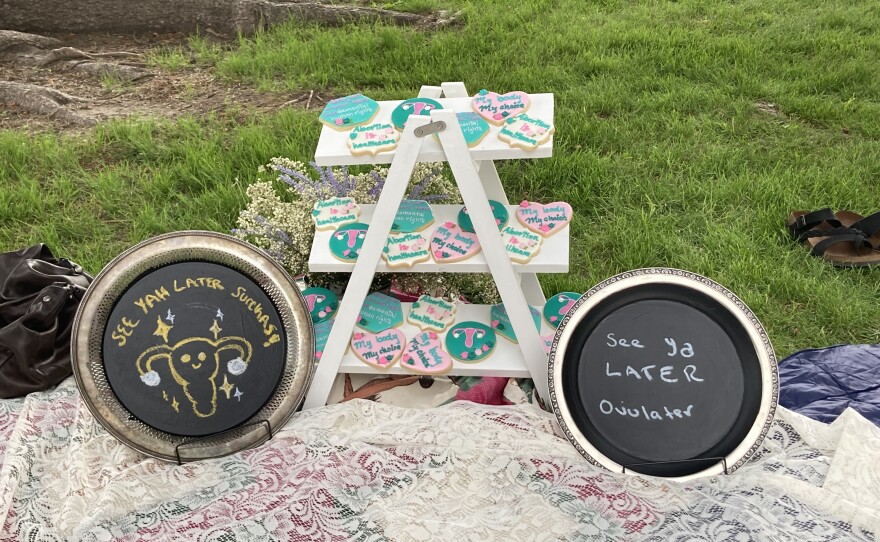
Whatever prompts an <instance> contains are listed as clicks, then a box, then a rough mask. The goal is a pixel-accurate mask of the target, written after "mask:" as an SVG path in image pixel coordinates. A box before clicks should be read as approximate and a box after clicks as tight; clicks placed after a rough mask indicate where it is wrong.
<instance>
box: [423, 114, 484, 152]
mask: <svg viewBox="0 0 880 542" xmlns="http://www.w3.org/2000/svg"><path fill="white" fill-rule="evenodd" d="M455 116H456V117H457V118H458V125H459V126H460V127H461V135H463V136H464V142H465V143H467V146H468V147H471V148H473V147H476V146H477V145H479V144H480V143H482V141H483V139H485V138H486V136H487V135H489V130H490V129H491V128H490V126H489V123H488V122H486V121H485V120H483V117H481V116H480V115H478V114H476V113H473V112H471V111H466V112H464V113H456V114H455ZM434 138H435V139H437V140H438V141H439V140H440V138H439V137H438V136H437V134H434Z"/></svg>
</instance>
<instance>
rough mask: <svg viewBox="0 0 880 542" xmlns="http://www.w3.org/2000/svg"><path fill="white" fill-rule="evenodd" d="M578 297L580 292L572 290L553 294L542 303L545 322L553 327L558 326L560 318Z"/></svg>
mask: <svg viewBox="0 0 880 542" xmlns="http://www.w3.org/2000/svg"><path fill="white" fill-rule="evenodd" d="M580 298H581V294H577V293H574V292H562V293H561V294H556V295H554V296H553V297H551V298H550V299H548V300H547V304H546V305H544V320H547V323H548V324H550V325H551V326H553V327H559V324H560V323H561V322H562V319H563V318H564V317H565V315H566V314H568V311H570V310H571V308H572V307H573V306H574V304H575V302H577V300H578V299H580Z"/></svg>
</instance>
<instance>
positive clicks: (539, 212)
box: [516, 201, 572, 237]
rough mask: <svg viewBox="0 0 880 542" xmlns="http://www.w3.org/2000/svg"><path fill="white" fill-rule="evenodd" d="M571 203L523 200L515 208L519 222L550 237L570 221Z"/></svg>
mask: <svg viewBox="0 0 880 542" xmlns="http://www.w3.org/2000/svg"><path fill="white" fill-rule="evenodd" d="M571 216H572V209H571V205H569V204H568V203H565V202H564V201H554V202H553V203H548V204H547V205H542V204H540V203H535V202H529V201H523V202H522V203H520V204H519V207H518V208H517V210H516V218H517V220H519V222H520V224H522V225H523V226H525V227H526V228H528V229H530V230H532V231H533V232H535V233H537V234H540V235H543V236H544V237H550V236H551V235H554V234H556V233H558V232H560V231H562V229H563V228H565V226H566V225H568V223H569V222H571Z"/></svg>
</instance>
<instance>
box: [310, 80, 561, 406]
mask: <svg viewBox="0 0 880 542" xmlns="http://www.w3.org/2000/svg"><path fill="white" fill-rule="evenodd" d="M443 95H445V96H446V97H445V98H443V97H442V96H443ZM419 96H420V97H424V98H432V99H436V100H437V101H439V102H440V104H441V105H442V106H443V107H442V108H441V109H435V110H434V111H431V113H430V116H411V117H409V119H408V121H407V124H406V128H405V129H404V131H403V133H402V134H401V137H400V142H399V143H398V146H397V148H396V149H395V150H393V151H389V152H384V153H379V154H376V155H361V156H353V155H352V154H351V152H350V150H349V148H348V137H349V132H337V131H336V130H332V129H330V128H328V127H326V126H325V127H323V128H322V130H321V137H320V139H319V141H318V146H317V148H316V150H315V162H316V163H317V164H318V165H319V166H342V165H360V164H388V163H390V164H391V167H390V168H389V171H388V177H387V179H386V182H385V187H384V188H383V190H382V193H381V194H380V196H379V201H378V202H377V203H376V205H369V206H368V205H363V206H362V215H361V221H362V222H365V223H368V224H369V225H370V228H369V230H368V231H367V235H366V238H365V239H364V243H363V247H362V248H361V252H360V256H359V257H358V260H357V261H356V262H354V263H345V262H342V261H339V260H336V259H335V258H333V256H331V255H330V252H329V246H328V245H329V236H330V235H331V232H329V231H328V232H317V234H316V235H315V240H314V242H313V244H312V252H311V254H310V256H309V269H310V270H311V271H328V272H348V273H350V274H351V275H350V277H349V281H348V286H347V288H346V292H345V296H344V297H343V299H342V301H341V303H340V306H339V310H338V311H337V313H336V318H335V319H334V324H333V327H332V328H331V330H330V336H329V338H328V340H327V346H326V348H325V349H324V355H323V356H322V358H321V362H320V363H318V365H317V367H316V370H315V376H314V378H313V380H312V384H311V386H310V388H309V393H308V394H307V395H306V399H305V402H304V403H303V408H315V407H319V406H322V405H324V404H325V403H326V401H327V397H328V396H329V395H330V389H331V387H332V385H333V381H334V380H335V378H336V376H337V374H338V373H339V372H353V373H369V374H380V375H381V374H414V373H411V372H409V371H406V370H405V369H402V368H400V367H399V362H398V366H397V367H392V368H391V369H389V370H388V371H379V370H378V369H374V368H372V367H369V366H367V365H366V364H364V363H362V362H361V361H359V360H358V359H357V358H356V357H354V355H353V354H351V352H350V351H349V348H348V345H349V343H350V339H351V335H352V332H353V331H354V330H355V329H356V327H355V322H356V320H357V317H358V315H359V314H360V309H361V306H362V304H363V302H364V299H365V298H366V297H367V294H368V293H369V288H370V284H371V283H372V280H373V277H374V275H375V273H376V272H377V271H388V270H389V268H388V267H387V265H385V262H384V260H383V259H382V258H381V254H382V249H383V248H384V246H385V240H386V239H387V238H388V234H389V233H390V231H391V226H392V222H393V220H394V216H395V214H396V213H397V209H398V207H399V206H400V202H401V201H402V200H403V199H404V195H405V193H406V188H407V185H408V184H409V180H410V178H411V177H412V172H413V169H414V168H415V165H416V163H418V162H448V164H449V168H450V170H451V171H452V175H453V177H454V178H455V182H456V185H457V186H458V189H459V192H460V193H461V196H462V199H463V200H464V202H465V203H466V204H467V206H468V209H470V211H471V213H470V214H471V220H472V222H473V224H474V228H475V229H476V233H477V235H478V236H479V238H480V244H481V245H482V249H483V250H482V251H481V252H480V253H479V254H477V255H476V256H473V257H472V258H468V259H467V260H463V261H461V262H457V263H455V264H442V265H438V264H437V263H436V262H433V261H432V262H424V263H421V264H417V265H416V266H414V267H413V268H396V269H394V271H395V272H398V273H401V272H440V271H447V272H448V271H452V272H462V273H486V272H490V273H492V275H493V278H494V279H495V283H496V285H497V286H498V292H499V294H500V295H501V298H502V300H503V301H504V304H505V306H506V307H507V309H508V314H509V316H510V321H511V325H512V326H513V328H514V329H515V330H516V333H517V336H519V339H520V343H519V344H514V343H512V342H510V341H507V339H504V338H499V339H498V345H497V347H496V351H495V352H494V353H493V354H492V355H491V356H490V357H489V358H487V359H486V360H485V361H483V362H481V363H475V364H466V363H459V362H458V361H455V362H454V366H453V368H452V370H451V371H450V372H449V373H448V374H452V375H472V376H488V375H493V376H494V375H497V376H513V377H528V376H531V378H533V379H534V381H535V389H536V390H537V391H538V393H539V394H540V395H541V396H542V397H545V398H547V397H548V395H549V389H548V386H547V355H546V354H545V353H544V349H543V347H542V340H541V338H540V333H541V332H540V331H539V330H535V325H534V321H533V320H532V318H531V315H530V314H529V310H528V307H529V304H531V306H534V307H541V306H542V305H543V304H544V303H545V302H546V298H545V297H544V292H543V291H542V290H541V285H540V283H539V282H538V279H537V276H536V274H535V273H548V272H549V273H565V272H567V271H568V251H569V232H568V227H566V231H564V232H559V233H557V234H556V235H554V236H553V237H551V238H549V239H547V240H545V241H544V243H545V244H544V246H543V247H542V249H541V253H540V254H539V255H537V256H536V257H535V258H533V259H532V261H531V262H529V263H528V264H512V263H511V261H510V258H509V257H508V255H507V252H506V250H505V248H504V244H503V243H502V240H501V236H500V235H497V232H498V228H497V227H496V225H495V221H494V220H493V218H492V213H491V209H490V207H489V202H488V199H494V200H496V201H499V202H501V203H502V204H504V205H508V206H510V210H511V221H512V222H517V221H516V217H515V216H513V212H514V211H515V210H516V207H515V206H511V205H510V204H511V203H514V204H515V203H518V202H519V199H517V200H516V201H514V202H510V201H509V200H508V198H507V195H506V194H505V193H504V188H503V187H502V185H501V179H500V178H499V177H498V172H497V170H496V169H495V165H494V164H493V163H492V161H493V160H512V159H529V158H548V157H550V156H551V155H552V154H553V140H552V138H551V140H550V141H548V142H547V143H545V144H543V145H541V146H540V147H538V148H537V149H535V150H532V151H526V150H523V149H519V148H512V147H510V146H509V145H508V144H507V143H505V142H503V141H501V140H499V139H498V132H499V131H500V130H501V127H498V126H494V127H492V128H491V131H490V133H489V134H488V135H487V136H486V137H485V139H483V141H482V142H480V144H479V145H477V146H475V147H474V148H469V147H468V146H467V144H466V143H465V141H464V137H463V136H462V133H461V128H460V127H459V123H458V118H457V117H456V115H455V113H461V112H466V111H471V110H472V109H471V97H470V95H469V93H468V92H467V89H466V88H465V86H464V84H463V83H443V84H442V85H441V86H440V87H422V91H421V92H420V93H419ZM530 99H531V101H532V103H531V107H530V108H529V111H528V114H530V115H533V116H536V117H539V118H542V119H544V120H546V121H549V122H550V123H552V122H553V95H552V94H531V95H530ZM400 102H401V101H400V100H397V101H387V102H379V105H380V109H379V113H378V114H377V116H376V118H375V119H374V121H375V122H389V120H390V118H391V112H392V111H394V109H395V108H396V107H397V106H398V105H399V104H400ZM429 134H433V135H429ZM432 207H433V208H434V217H435V222H436V223H442V222H445V221H447V220H448V221H452V222H455V223H457V222H458V220H457V214H458V210H459V208H460V206H458V205H436V206H432ZM377 209H380V211H379V212H376V210H377ZM431 231H433V230H432V229H431V227H429V228H428V233H429V234H430V232H431ZM409 310H410V309H409V306H408V305H407V306H405V307H404V315H406V314H407V313H408V311H409ZM489 311H490V306H488V305H459V306H458V313H457V316H456V321H457V322H463V321H466V320H476V321H478V322H489V317H490V312H489ZM544 327H545V328H546V326H544ZM405 329H406V331H405V333H406V334H407V338H408V339H409V338H411V337H412V336H414V335H415V332H416V328H415V327H411V326H409V325H408V324H405ZM547 332H549V329H548V330H547V331H545V332H544V333H545V334H546V333H547Z"/></svg>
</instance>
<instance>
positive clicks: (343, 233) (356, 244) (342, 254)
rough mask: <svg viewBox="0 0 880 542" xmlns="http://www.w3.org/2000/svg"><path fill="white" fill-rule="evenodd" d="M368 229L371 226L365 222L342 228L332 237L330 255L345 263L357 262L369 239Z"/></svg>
mask: <svg viewBox="0 0 880 542" xmlns="http://www.w3.org/2000/svg"><path fill="white" fill-rule="evenodd" d="M367 228H369V225H368V224H364V223H363V222H355V223H354V224H346V225H345V226H341V227H340V228H339V229H338V230H336V231H335V232H333V233H332V234H331V235H330V254H332V255H333V257H334V258H336V259H339V260H342V261H344V262H353V261H355V260H357V257H358V254H360V251H361V247H363V246H364V239H365V238H366V237H367Z"/></svg>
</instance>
